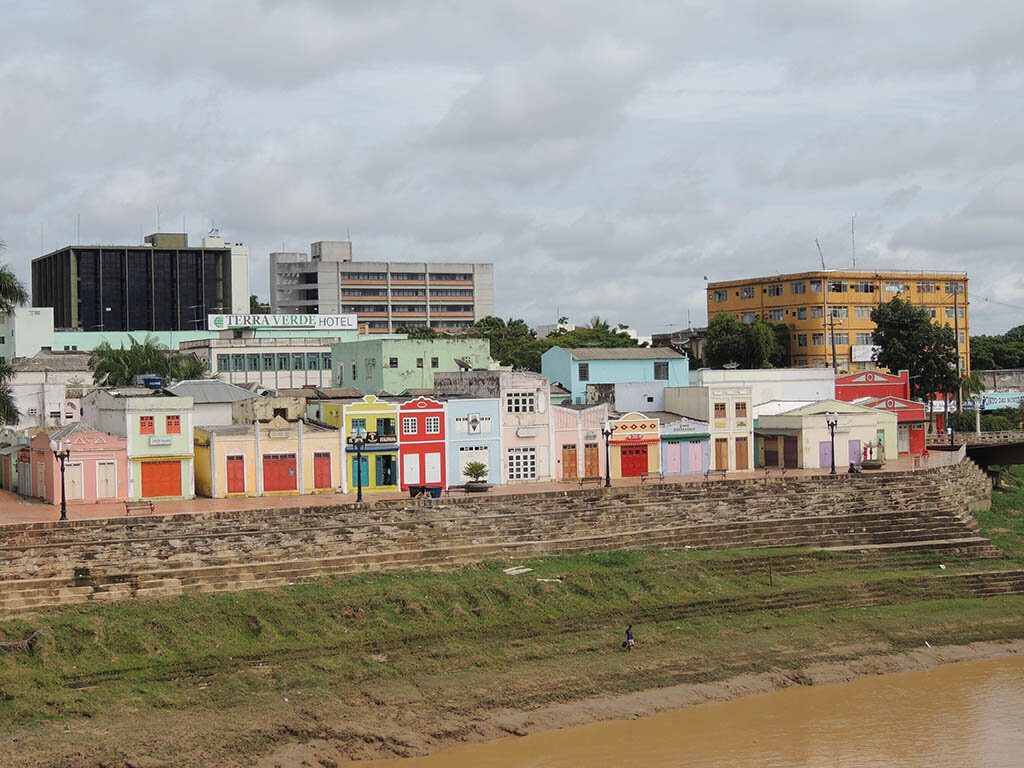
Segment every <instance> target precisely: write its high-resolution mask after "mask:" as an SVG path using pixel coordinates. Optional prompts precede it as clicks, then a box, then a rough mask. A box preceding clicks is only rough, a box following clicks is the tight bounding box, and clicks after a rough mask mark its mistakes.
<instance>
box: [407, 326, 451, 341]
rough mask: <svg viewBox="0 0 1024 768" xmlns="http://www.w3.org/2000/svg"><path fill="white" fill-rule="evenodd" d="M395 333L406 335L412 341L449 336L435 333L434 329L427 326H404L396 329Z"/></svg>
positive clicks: (438, 332)
mask: <svg viewBox="0 0 1024 768" xmlns="http://www.w3.org/2000/svg"><path fill="white" fill-rule="evenodd" d="M395 333H404V334H405V335H406V336H408V337H409V338H410V339H438V338H441V337H442V336H446V335H447V334H444V333H441V332H440V331H435V330H434V329H433V328H427V327H425V326H404V325H403V326H402V327H401V328H396V329H395Z"/></svg>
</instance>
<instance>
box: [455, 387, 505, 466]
mask: <svg viewBox="0 0 1024 768" xmlns="http://www.w3.org/2000/svg"><path fill="white" fill-rule="evenodd" d="M499 402H500V401H499V400H498V398H496V397H473V398H469V397H467V398H452V399H450V400H448V401H447V409H446V412H447V418H448V423H447V424H446V425H445V426H446V427H447V429H446V430H445V431H446V434H447V436H448V445H447V450H448V482H449V484H451V485H462V484H463V483H465V482H466V481H467V480H469V478H468V477H466V475H465V474H464V473H463V470H464V469H465V468H466V465H467V464H469V463H470V462H471V461H479V462H480V463H481V464H483V465H484V466H486V467H487V469H488V475H487V477H485V478H484V479H485V480H486V481H487V482H489V483H491V484H492V485H498V484H500V483H501V410H500V408H499V405H498V404H499Z"/></svg>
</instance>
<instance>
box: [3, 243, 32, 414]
mask: <svg viewBox="0 0 1024 768" xmlns="http://www.w3.org/2000/svg"><path fill="white" fill-rule="evenodd" d="M4 250H7V245H6V243H4V242H3V241H2V240H0V251H4ZM27 303H28V291H27V290H25V286H24V284H22V282H21V280H19V279H18V276H17V275H15V274H14V271H13V270H12V269H11V268H10V266H8V265H7V264H2V265H0V315H9V314H10V313H11V312H13V311H14V310H15V309H16V308H18V307H20V306H22V305H23V304H27ZM13 378H14V368H12V367H11V366H10V365H9V364H8V363H7V362H3V363H0V423H3V424H17V423H18V419H19V418H20V417H21V414H20V413H18V408H17V407H16V406H15V405H14V395H13V393H12V392H11V379H13Z"/></svg>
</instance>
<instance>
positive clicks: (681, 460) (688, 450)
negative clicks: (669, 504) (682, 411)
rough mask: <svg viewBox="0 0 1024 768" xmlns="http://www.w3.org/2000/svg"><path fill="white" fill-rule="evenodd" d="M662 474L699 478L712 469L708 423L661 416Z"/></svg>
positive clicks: (682, 417)
mask: <svg viewBox="0 0 1024 768" xmlns="http://www.w3.org/2000/svg"><path fill="white" fill-rule="evenodd" d="M658 417H659V419H660V421H661V471H662V473H663V474H664V475H666V476H669V475H699V474H702V473H704V472H706V471H707V470H708V468H709V467H710V466H711V433H710V432H709V431H708V424H707V422H706V421H698V420H697V419H691V418H687V417H686V416H680V415H678V414H674V413H660V414H658Z"/></svg>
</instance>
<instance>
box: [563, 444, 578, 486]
mask: <svg viewBox="0 0 1024 768" xmlns="http://www.w3.org/2000/svg"><path fill="white" fill-rule="evenodd" d="M575 477H576V446H575V445H563V446H562V478H563V479H565V480H573V479H575Z"/></svg>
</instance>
